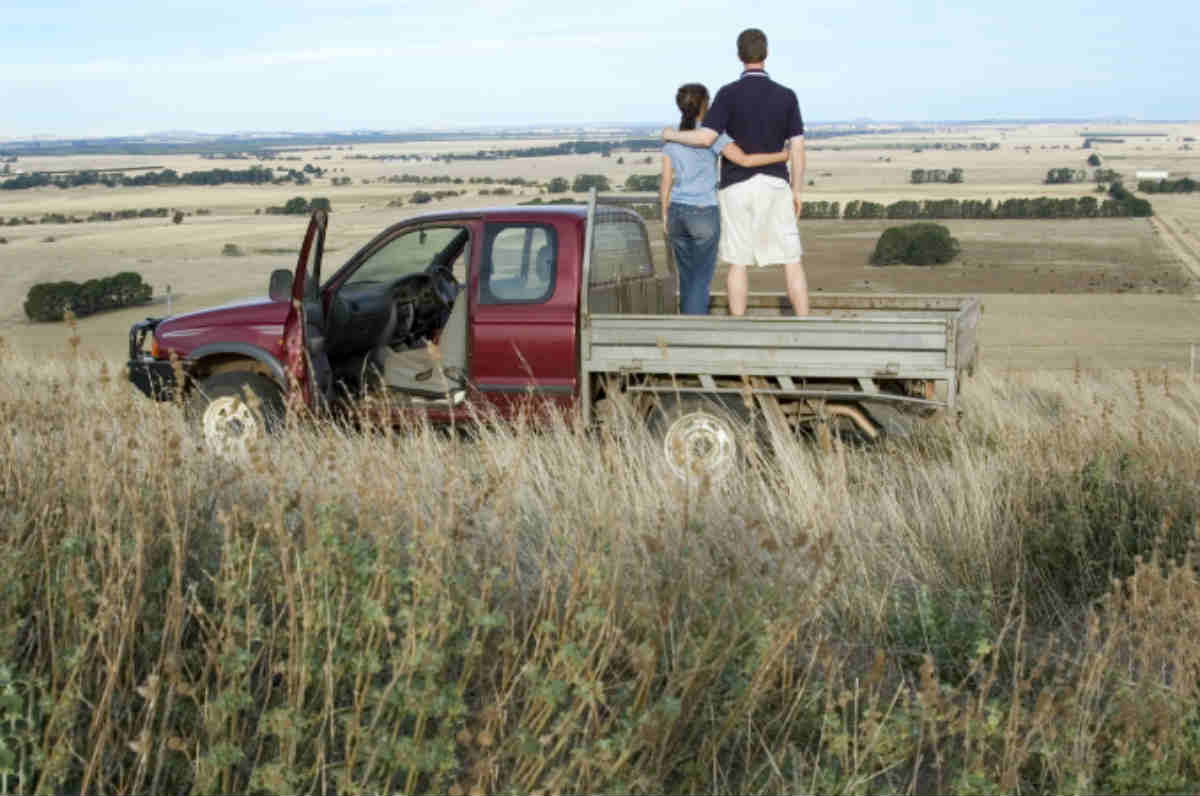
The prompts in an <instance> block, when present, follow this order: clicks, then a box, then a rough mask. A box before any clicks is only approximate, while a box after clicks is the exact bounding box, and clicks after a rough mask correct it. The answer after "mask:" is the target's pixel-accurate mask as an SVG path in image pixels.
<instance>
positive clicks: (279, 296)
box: [267, 268, 292, 301]
mask: <svg viewBox="0 0 1200 796" xmlns="http://www.w3.org/2000/svg"><path fill="white" fill-rule="evenodd" d="M267 295H268V296H270V297H271V301H291V299H292V272H291V271H288V270H287V269H285V268H277V269H276V270H274V271H272V272H271V281H270V282H269V283H268V285H267Z"/></svg>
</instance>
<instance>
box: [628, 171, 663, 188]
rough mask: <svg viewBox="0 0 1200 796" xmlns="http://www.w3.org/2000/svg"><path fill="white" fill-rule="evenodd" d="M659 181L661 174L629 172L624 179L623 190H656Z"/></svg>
mask: <svg viewBox="0 0 1200 796" xmlns="http://www.w3.org/2000/svg"><path fill="white" fill-rule="evenodd" d="M661 181H662V175H661V174H631V175H629V178H628V179H627V180H625V190H627V191H657V190H658V186H659V184H660V182H661Z"/></svg>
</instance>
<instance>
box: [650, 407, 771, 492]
mask: <svg viewBox="0 0 1200 796" xmlns="http://www.w3.org/2000/svg"><path fill="white" fill-rule="evenodd" d="M649 426H650V432H651V433H652V434H653V435H654V437H655V439H657V440H659V444H660V445H661V446H662V452H663V455H664V456H665V457H666V459H667V465H668V466H669V467H670V468H671V471H672V472H673V473H675V475H677V476H678V477H679V478H682V479H683V480H685V481H699V480H700V479H701V478H707V479H708V480H709V481H710V482H712V481H715V480H716V479H717V478H719V477H721V476H723V475H726V474H728V473H729V472H730V471H731V470H733V469H734V467H736V466H737V463H738V459H739V458H740V456H741V450H742V447H743V446H744V445H745V444H746V434H747V429H748V426H747V418H746V417H745V413H741V412H738V411H736V410H732V409H730V408H729V406H728V405H726V404H724V403H721V402H719V401H716V400H713V399H710V398H707V397H703V396H698V395H681V396H673V395H671V396H666V397H664V398H663V400H662V402H661V403H660V404H659V405H658V406H656V407H655V408H654V409H653V410H652V411H651V413H650V417H649Z"/></svg>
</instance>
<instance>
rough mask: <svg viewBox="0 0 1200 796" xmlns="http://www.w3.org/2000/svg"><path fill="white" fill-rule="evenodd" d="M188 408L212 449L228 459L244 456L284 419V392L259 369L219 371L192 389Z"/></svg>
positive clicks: (192, 418)
mask: <svg viewBox="0 0 1200 796" xmlns="http://www.w3.org/2000/svg"><path fill="white" fill-rule="evenodd" d="M247 390H249V391H250V393H252V394H253V395H254V396H255V398H257V399H258V400H257V404H258V405H257V406H252V405H251V403H254V402H252V401H251V402H248V401H247V396H246V391H247ZM187 412H188V418H189V419H190V420H191V421H192V422H194V423H196V424H197V425H198V426H199V429H200V432H201V433H202V434H203V436H204V443H205V445H207V446H208V449H209V450H210V451H212V452H213V453H215V454H217V455H218V456H222V457H224V458H228V459H239V458H244V457H245V456H246V454H247V452H248V451H249V449H250V447H251V446H252V445H253V444H254V443H255V442H256V441H258V440H259V439H261V438H262V437H263V435H264V434H266V433H267V432H270V431H273V430H275V428H277V427H278V426H279V424H280V423H281V422H282V420H283V412H284V406H283V392H282V391H281V390H280V389H279V387H278V386H277V385H276V384H275V382H273V381H271V380H270V379H268V378H267V377H266V376H263V375H260V374H258V373H252V372H250V371H231V372H229V373H217V374H215V375H213V376H209V377H208V378H207V379H205V380H204V381H202V382H200V383H199V384H198V385H196V387H195V389H193V390H192V391H191V394H190V395H189V397H188V404H187Z"/></svg>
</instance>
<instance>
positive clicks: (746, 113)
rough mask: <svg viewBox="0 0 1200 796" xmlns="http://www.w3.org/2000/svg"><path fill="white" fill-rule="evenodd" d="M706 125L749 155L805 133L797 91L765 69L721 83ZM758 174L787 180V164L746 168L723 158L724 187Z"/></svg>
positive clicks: (772, 149)
mask: <svg viewBox="0 0 1200 796" xmlns="http://www.w3.org/2000/svg"><path fill="white" fill-rule="evenodd" d="M702 125H703V126H704V127H706V128H708V129H709V130H713V131H714V132H716V133H718V134H720V133H728V134H729V136H730V137H731V138H733V140H734V141H735V142H737V145H738V146H740V147H741V148H742V150H743V151H745V152H746V154H749V155H755V154H758V153H760V152H778V151H780V150H781V149H783V144H784V142H785V141H787V140H788V139H789V138H793V137H795V136H798V135H804V120H803V119H802V118H800V103H799V102H798V101H797V100H796V92H794V91H792V90H791V89H790V88H788V87H787V86H781V85H779V84H778V83H776V82H775V81H774V80H772V79H771V78H769V77H767V73H766V72H764V71H763V70H761V69H747V70H746V71H745V72H742V77H741V79H740V80H737V81H735V82H733V83H729V84H727V85H724V86H721V90H720V91H718V92H717V96H716V98H715V99H714V100H713V104H712V107H711V108H709V109H708V113H706V114H705V115H704V121H703V122H702ZM755 174H770V175H771V176H773V177H780V178H782V179H783V180H787V178H788V170H787V163H772V164H771V165H770V166H758V167H757V168H745V167H743V166H739V165H737V164H736V163H731V162H730V161H729V160H728V159H727V158H726V159H722V161H721V186H720V187H722V188H728V187H729V186H730V185H734V184H736V183H739V182H742V181H743V180H748V179H750V178H751V177H753V176H754V175H755Z"/></svg>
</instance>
